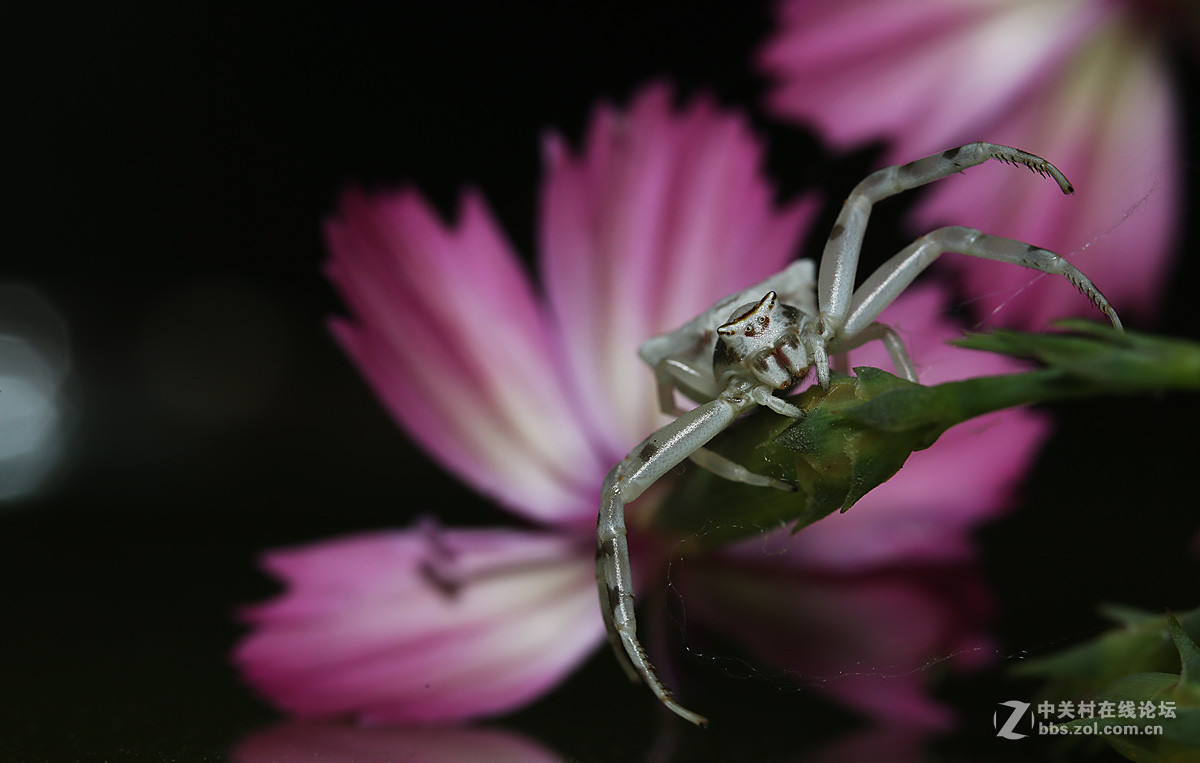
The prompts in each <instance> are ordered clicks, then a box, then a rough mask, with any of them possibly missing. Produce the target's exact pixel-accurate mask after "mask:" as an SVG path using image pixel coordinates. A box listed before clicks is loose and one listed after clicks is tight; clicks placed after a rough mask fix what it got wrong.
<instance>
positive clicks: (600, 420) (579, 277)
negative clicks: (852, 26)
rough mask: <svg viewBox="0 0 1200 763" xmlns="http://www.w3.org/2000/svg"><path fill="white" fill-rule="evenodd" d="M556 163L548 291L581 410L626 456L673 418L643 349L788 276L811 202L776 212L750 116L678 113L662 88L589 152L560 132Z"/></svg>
mask: <svg viewBox="0 0 1200 763" xmlns="http://www.w3.org/2000/svg"><path fill="white" fill-rule="evenodd" d="M545 156H546V164H547V173H546V180H545V183H544V186H543V193H542V202H541V203H542V220H541V225H540V241H541V247H540V248H541V254H542V268H543V273H544V274H545V279H546V284H547V291H548V296H549V299H550V303H551V306H552V308H553V310H554V315H555V317H556V319H557V321H558V326H559V327H560V329H561V335H562V345H563V351H564V353H565V354H566V355H567V357H568V360H569V363H570V370H571V378H572V380H573V384H574V385H575V387H576V389H577V390H578V393H579V399H580V401H581V403H580V405H581V408H582V410H583V411H584V412H585V414H586V415H587V416H588V418H589V421H590V422H591V424H592V427H593V428H594V429H595V430H596V431H597V432H598V433H599V435H600V440H601V442H602V443H603V445H604V447H606V448H607V449H609V451H610V452H611V453H622V454H623V453H624V452H625V450H626V449H628V448H629V447H630V446H631V445H632V444H633V443H636V442H637V441H638V440H640V439H641V438H642V437H644V436H645V435H646V434H647V433H648V432H650V431H652V430H653V429H654V428H655V427H656V426H658V425H659V423H660V422H661V416H660V415H659V413H658V411H657V405H656V401H655V397H654V385H653V383H652V381H651V376H650V373H649V372H648V371H647V369H645V368H644V366H643V365H642V364H641V362H640V360H639V359H638V357H637V347H638V345H639V344H640V343H641V342H642V341H643V340H644V339H646V338H648V337H650V336H652V335H653V334H656V333H660V332H662V331H666V330H669V329H673V328H675V327H676V326H678V325H680V324H682V323H683V322H685V321H686V320H688V319H690V318H692V317H694V316H696V315H697V314H699V313H700V312H701V311H703V310H704V309H706V308H707V307H708V306H709V305H710V304H712V303H713V302H715V301H716V300H717V299H719V298H720V297H722V296H724V295H726V294H728V293H731V292H733V291H736V290H737V289H740V288H744V287H745V286H746V285H748V284H750V283H753V282H755V281H756V280H761V279H762V278H765V277H766V276H767V275H769V274H770V273H773V272H775V271H776V270H778V269H780V268H781V267H782V266H783V265H784V264H785V263H786V261H787V260H788V259H789V257H790V256H791V255H792V254H793V253H794V252H795V251H796V247H797V245H798V243H799V237H800V232H801V229H802V227H803V226H804V225H805V223H806V222H807V220H808V218H809V216H810V215H811V213H812V209H811V205H801V204H793V205H791V206H788V207H786V208H782V209H776V208H775V207H774V205H773V203H772V195H773V191H772V188H771V186H770V184H769V183H768V182H767V181H766V179H765V178H764V177H763V175H762V159H763V148H762V144H761V142H760V141H759V140H758V139H757V138H756V137H755V136H754V135H753V134H752V133H751V132H750V129H749V127H748V126H747V124H746V122H745V120H744V118H742V117H741V116H739V115H736V114H733V113H730V112H725V111H722V110H720V109H718V108H716V107H715V106H714V105H713V104H712V103H711V102H709V101H708V100H706V99H697V100H695V101H693V102H692V103H691V104H689V105H688V106H687V107H685V108H683V109H678V110H677V109H674V108H673V107H672V105H671V93H670V90H669V88H667V87H666V86H665V85H662V84H655V85H651V86H649V87H647V88H645V89H644V90H642V91H641V92H640V93H639V94H638V95H637V96H636V97H635V98H634V102H633V104H632V105H631V106H630V107H629V109H628V110H627V111H626V112H624V113H618V112H616V111H615V110H614V109H612V108H610V107H601V108H600V109H598V110H597V112H596V114H595V116H594V117H593V119H592V124H591V127H590V129H589V132H588V135H587V138H586V140H585V144H584V148H583V150H582V152H581V153H580V154H579V155H574V154H572V152H571V151H570V150H569V148H568V147H567V146H566V145H565V144H564V142H563V141H562V140H561V139H560V138H558V137H556V136H549V137H548V138H547V139H546V142H545Z"/></svg>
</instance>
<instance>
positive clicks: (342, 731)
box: [230, 722, 562, 763]
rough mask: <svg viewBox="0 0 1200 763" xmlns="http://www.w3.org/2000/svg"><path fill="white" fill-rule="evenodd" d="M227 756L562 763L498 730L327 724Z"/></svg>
mask: <svg viewBox="0 0 1200 763" xmlns="http://www.w3.org/2000/svg"><path fill="white" fill-rule="evenodd" d="M230 758H231V759H232V760H234V761H237V763H276V762H277V761H281V760H317V761H321V763H376V762H377V763H391V761H396V760H417V761H463V760H487V761H489V763H539V762H540V761H544V762H545V763H552V761H556V760H562V757H561V756H560V755H556V754H555V753H554V752H553V751H551V750H548V749H546V748H545V747H543V746H542V745H541V744H539V743H537V742H536V741H534V740H532V739H528V738H526V737H523V736H521V735H519V734H515V733H513V732H511V731H506V730H501V729H475V728H454V727H449V728H445V727H432V728H430V727H418V728H363V727H361V726H357V727H356V726H349V725H344V724H337V723H329V722H321V723H302V722H301V723H298V722H291V723H284V724H281V725H279V726H274V727H272V728H269V729H267V730H265V731H259V732H256V733H254V734H252V735H251V736H249V737H247V738H246V739H243V740H241V741H240V742H238V744H237V747H235V748H234V750H233V751H232V753H231V754H230Z"/></svg>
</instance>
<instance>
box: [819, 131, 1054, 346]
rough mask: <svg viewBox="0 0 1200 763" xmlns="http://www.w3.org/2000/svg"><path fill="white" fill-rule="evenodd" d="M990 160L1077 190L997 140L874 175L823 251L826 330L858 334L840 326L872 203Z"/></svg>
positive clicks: (858, 189) (854, 194)
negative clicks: (1027, 170) (1021, 167)
mask: <svg viewBox="0 0 1200 763" xmlns="http://www.w3.org/2000/svg"><path fill="white" fill-rule="evenodd" d="M988 159H996V160H998V161H1001V162H1005V163H1007V164H1013V165H1024V166H1026V167H1028V168H1029V169H1031V170H1032V171H1034V172H1036V173H1038V174H1039V175H1045V176H1048V177H1051V178H1053V179H1054V181H1055V182H1056V183H1058V187H1059V188H1061V189H1062V191H1063V193H1071V192H1073V191H1074V188H1072V186H1071V183H1070V182H1069V181H1068V180H1067V178H1066V177H1064V176H1063V174H1062V173H1061V172H1059V170H1058V168H1057V167H1055V166H1054V165H1053V164H1051V163H1050V162H1048V161H1046V160H1045V159H1042V158H1041V157H1039V156H1034V155H1033V154H1030V153H1027V152H1025V151H1021V150H1020V149H1016V148H1009V147H1008V146H1000V145H996V144H995V143H969V144H967V145H965V146H960V147H958V148H952V149H950V150H949V151H943V152H942V153H940V154H934V155H932V156H927V157H925V158H924V159H918V160H916V161H914V162H909V163H908V164H901V165H895V166H892V167H884V168H883V169H881V170H878V171H876V172H873V173H871V174H870V175H868V176H867V177H866V178H865V179H864V180H863V181H862V182H860V183H859V184H858V185H857V186H855V187H854V190H853V191H851V192H850V195H849V197H847V199H846V203H845V204H844V205H843V206H842V211H841V213H840V214H839V215H838V219H837V223H835V224H834V226H833V229H832V230H831V231H830V233H829V240H828V241H827V242H826V244H825V251H824V252H823V253H822V255H821V267H820V279H819V280H818V282H817V295H818V301H819V302H820V310H821V319H822V322H823V323H824V326H825V328H826V331H830V332H833V333H842V335H843V336H851V335H853V333H854V332H849V331H846V332H841V331H840V329H842V328H843V325H844V322H845V320H846V315H847V314H848V313H849V312H850V309H851V306H850V300H851V297H852V295H853V294H854V276H855V271H857V269H858V257H859V252H860V251H861V249H862V241H863V235H864V233H865V232H866V229H867V222H868V219H869V218H870V216H871V208H872V206H873V205H874V204H875V203H876V202H878V201H880V200H882V199H886V198H887V197H889V196H895V195H896V194H898V193H902V192H904V191H907V190H910V189H913V188H917V187H918V186H922V185H925V184H926V183H932V182H933V181H935V180H940V179H942V178H944V177H947V176H949V175H952V174H954V173H956V172H961V171H962V170H965V169H967V168H968V167H974V166H975V165H977V164H982V163H983V162H986V161H987V160H988ZM871 320H874V318H873V317H872V318H871ZM871 320H868V321H866V322H865V323H863V324H862V325H861V326H860V327H859V328H860V330H861V329H863V328H866V326H867V324H869V323H870V322H871Z"/></svg>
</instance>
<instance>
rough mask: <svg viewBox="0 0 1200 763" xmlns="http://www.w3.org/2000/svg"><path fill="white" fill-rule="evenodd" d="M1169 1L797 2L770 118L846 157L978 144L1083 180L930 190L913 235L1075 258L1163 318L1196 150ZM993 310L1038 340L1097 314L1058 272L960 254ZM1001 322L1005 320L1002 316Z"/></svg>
mask: <svg viewBox="0 0 1200 763" xmlns="http://www.w3.org/2000/svg"><path fill="white" fill-rule="evenodd" d="M1151 5H1152V4H1148V3H1138V2H1116V1H1114V0H1045V1H1044V2H1014V0H976V1H974V2H959V1H958V0H915V2H903V3H901V2H892V1H891V0H867V1H866V2H854V3H847V2H841V0H785V1H784V2H782V3H781V4H780V5H779V28H778V32H777V33H776V35H775V36H774V38H773V39H771V40H770V41H769V43H768V44H767V45H766V46H765V47H764V48H763V50H762V51H761V56H760V63H761V65H762V67H763V68H764V69H765V70H766V71H768V72H769V73H771V74H772V75H774V78H775V79H776V82H777V84H776V87H775V88H774V90H773V92H772V93H771V95H770V98H769V106H770V108H771V110H773V111H774V112H775V113H776V114H778V115H780V116H784V117H787V118H789V119H793V120H796V121H798V122H801V123H804V124H811V125H815V126H816V127H817V128H818V129H819V130H820V131H821V133H822V134H823V135H825V136H828V138H829V139H830V140H831V141H832V142H833V143H834V144H835V145H836V146H838V147H841V148H846V147H851V146H856V145H861V144H862V143H864V142H865V141H871V140H883V141H886V142H887V144H888V151H887V153H886V155H885V157H884V160H885V161H886V162H888V163H890V162H893V161H907V160H908V159H911V158H913V157H917V156H924V155H927V154H930V153H933V152H935V151H938V150H941V149H945V148H950V147H953V146H956V145H960V144H962V143H967V142H970V141H974V140H987V141H992V142H996V143H1005V144H1008V145H1013V146H1019V147H1021V148H1024V149H1026V150H1029V151H1032V152H1034V153H1036V154H1040V155H1041V156H1044V157H1046V158H1047V159H1049V160H1050V161H1052V162H1054V163H1055V164H1057V165H1058V166H1059V167H1060V168H1061V169H1062V170H1063V171H1064V172H1065V173H1066V174H1067V176H1068V177H1069V178H1070V179H1071V180H1072V181H1073V182H1074V184H1075V188H1076V194H1075V195H1074V196H1073V197H1063V196H1061V194H1059V192H1058V189H1057V188H1055V187H1054V184H1053V183H1044V182H1039V181H1040V180H1041V179H1040V178H1036V177H1032V176H1028V175H1026V176H1022V174H1021V173H1013V172H1005V171H1004V170H1003V169H1002V168H996V169H994V170H992V171H982V172H980V171H972V172H970V173H967V174H965V175H963V176H961V177H957V178H951V179H948V180H946V181H943V182H942V183H939V184H938V185H937V186H936V187H934V188H931V189H930V193H929V194H928V196H926V198H925V199H924V201H923V203H921V204H920V205H919V206H918V207H917V208H916V210H915V213H914V215H913V218H912V219H913V222H914V225H913V227H914V231H915V232H917V233H920V232H924V231H926V230H929V229H931V228H933V227H936V226H938V225H946V224H955V225H970V226H974V227H977V228H980V229H982V230H984V231H986V232H989V233H994V234H997V235H1003V236H1008V237H1010V238H1016V239H1019V240H1022V241H1029V242H1031V243H1036V244H1038V245H1039V246H1044V247H1047V248H1049V249H1052V250H1054V251H1057V252H1059V253H1061V254H1063V255H1064V256H1066V257H1067V258H1068V259H1070V260H1072V261H1073V262H1075V264H1076V265H1078V266H1079V267H1080V268H1081V269H1082V270H1084V271H1085V272H1086V273H1088V275H1089V276H1091V277H1092V279H1093V280H1094V281H1095V282H1096V284H1097V285H1098V286H1099V287H1100V289H1101V290H1102V291H1104V292H1105V294H1106V295H1107V296H1108V297H1109V299H1110V300H1111V301H1112V303H1113V304H1114V305H1115V306H1116V308H1117V310H1118V311H1119V312H1120V313H1121V314H1122V316H1125V317H1138V316H1141V317H1142V318H1147V317H1151V316H1153V315H1154V314H1155V312H1156V310H1155V308H1156V300H1157V298H1158V294H1159V290H1160V288H1161V284H1162V283H1163V280H1164V278H1165V276H1166V272H1167V269H1168V266H1169V261H1170V255H1171V252H1172V244H1173V241H1174V238H1175V233H1176V226H1177V219H1178V214H1179V210H1180V190H1181V187H1182V179H1181V170H1182V167H1183V162H1182V161H1181V159H1182V147H1181V141H1180V135H1179V118H1178V114H1177V106H1176V103H1175V99H1174V94H1173V92H1172V86H1171V81H1170V79H1171V78H1170V76H1169V73H1168V68H1167V65H1166V63H1165V60H1164V59H1165V53H1166V51H1165V46H1164V45H1162V44H1161V42H1162V41H1163V40H1162V37H1163V36H1162V35H1157V34H1156V31H1157V30H1156V28H1155V26H1154V25H1153V23H1152V21H1153V20H1154V19H1152V18H1151V17H1152V15H1153V13H1152V11H1151V8H1150V6H1151ZM943 263H944V264H943V267H945V268H947V269H949V270H951V271H953V272H954V273H956V274H957V275H958V276H959V278H960V279H961V282H962V284H963V285H964V287H965V289H966V291H967V294H968V295H969V296H970V297H972V298H974V299H976V300H978V303H977V305H976V306H977V308H978V310H979V311H980V315H982V316H985V317H988V318H994V319H995V321H996V322H999V323H1001V324H1004V325H1009V326H1015V327H1021V328H1032V329H1039V328H1043V327H1044V326H1045V324H1046V323H1047V322H1048V321H1050V320H1053V319H1054V318H1058V317H1062V316H1064V315H1067V314H1076V315H1083V316H1086V317H1091V316H1093V315H1094V311H1093V310H1092V308H1091V306H1090V305H1089V304H1088V302H1087V300H1085V299H1083V298H1081V297H1080V296H1079V295H1078V294H1077V293H1075V292H1074V290H1073V289H1072V288H1071V286H1070V285H1069V284H1067V283H1065V282H1063V281H1062V280H1061V279H1057V278H1045V277H1038V278H1031V276H1030V275H1029V274H1028V273H1027V272H1023V271H1022V270H1021V269H1020V268H1012V267H1009V266H1006V265H1002V264H998V263H989V262H977V261H968V260H967V258H965V257H956V256H953V255H951V256H947V257H945V258H943ZM989 322H991V321H990V320H989Z"/></svg>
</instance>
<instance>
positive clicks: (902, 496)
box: [734, 284, 1050, 571]
mask: <svg viewBox="0 0 1200 763" xmlns="http://www.w3.org/2000/svg"><path fill="white" fill-rule="evenodd" d="M947 304H948V298H947V295H946V293H945V290H944V289H943V288H941V287H940V286H938V285H936V284H926V285H922V286H917V287H913V288H911V289H909V291H907V292H905V293H904V294H903V295H901V296H900V298H899V299H897V300H896V301H895V302H894V303H893V304H892V305H891V306H890V307H889V308H888V309H887V310H886V311H884V313H883V315H882V316H881V320H882V321H883V322H884V323H886V324H888V325H889V326H892V327H894V328H895V329H896V330H897V331H899V332H900V335H901V336H902V337H903V339H904V340H905V343H906V345H907V347H908V349H909V352H910V353H911V355H912V358H913V361H914V362H915V363H916V365H917V367H918V372H919V374H920V379H921V381H922V382H923V383H925V384H938V383H941V382H945V381H952V380H957V379H965V378H970V377H975V376H984V375H993V374H1005V373H1014V372H1017V371H1020V370H1022V368H1023V367H1024V366H1023V364H1021V363H1020V362H1018V361H1016V360H1014V359H1012V358H1008V357H1005V356H1002V355H997V354H995V353H987V352H978V351H974V350H965V349H962V348H959V347H955V346H953V345H951V344H949V342H950V340H952V339H955V338H957V337H958V336H960V333H961V332H960V331H959V330H958V329H957V327H956V326H955V325H954V324H953V323H951V322H950V321H949V320H948V319H947V318H946V317H945V316H944V315H943V311H944V310H945V308H946V306H947ZM850 362H851V365H852V366H860V365H866V366H875V367H878V368H885V369H890V368H891V361H890V359H889V358H888V356H887V353H886V352H885V351H884V349H883V347H882V345H881V344H880V343H878V342H874V343H871V344H867V345H864V346H863V347H861V348H859V349H856V350H854V351H853V352H851V353H850ZM1049 432H1050V426H1049V423H1048V421H1047V420H1046V418H1045V417H1044V416H1041V415H1038V414H1037V413H1034V412H1032V411H1028V410H1023V409H1018V410H1013V411H1002V412H999V413H993V414H989V415H986V416H981V417H979V418H976V419H973V420H971V421H968V422H965V423H963V424H960V425H958V426H956V427H953V428H951V429H950V430H949V431H947V432H946V433H945V434H944V435H942V437H941V438H940V439H939V440H938V441H937V442H936V443H934V444H933V445H932V446H931V447H930V448H928V449H926V450H923V451H918V452H916V453H913V454H912V456H910V457H909V459H908V461H907V462H905V464H904V467H903V468H902V469H901V470H900V471H899V473H897V474H896V476H894V477H892V478H891V479H890V480H888V481H887V482H885V483H884V484H882V485H880V486H879V487H877V488H875V489H874V490H872V491H871V492H870V493H868V494H867V495H866V496H864V497H863V498H862V499H861V500H859V501H858V503H856V504H854V506H853V507H852V508H851V509H850V510H849V511H847V512H846V513H844V514H836V515H833V516H830V517H826V518H825V519H823V520H822V521H820V522H817V523H816V524H814V525H811V526H810V527H806V528H805V529H804V530H803V531H802V532H800V533H798V534H796V535H792V534H791V532H790V531H787V530H785V531H781V532H779V533H778V534H775V535H774V536H772V537H770V538H767V539H765V540H764V539H754V540H750V541H746V542H744V543H741V544H738V545H737V546H735V547H734V548H735V549H737V550H738V553H744V554H747V555H750V556H751V557H753V555H756V554H757V555H761V553H762V550H763V548H764V546H765V547H767V548H770V549H772V550H773V551H775V552H777V553H779V554H781V556H782V557H786V558H787V559H788V560H790V562H789V563H794V564H797V565H800V566H803V567H806V568H809V569H819V570H833V571H859V570H868V569H872V568H877V567H879V566H884V565H890V564H897V563H900V564H903V563H923V564H929V563H946V562H965V561H968V560H970V559H971V558H972V557H973V555H974V550H973V547H972V545H971V542H970V539H969V538H970V532H971V530H972V529H973V528H974V527H976V526H977V525H979V524H980V523H981V522H984V521H986V520H988V519H991V518H992V517H994V516H996V515H997V514H998V513H1000V512H1002V511H1004V510H1005V509H1007V508H1009V507H1010V506H1011V505H1012V500H1013V497H1014V496H1013V494H1014V492H1015V491H1016V489H1017V488H1018V486H1019V485H1020V483H1021V480H1022V478H1023V476H1024V475H1026V474H1028V472H1029V469H1030V468H1032V466H1033V462H1034V459H1035V458H1036V456H1037V453H1038V451H1039V450H1040V448H1041V445H1042V443H1043V442H1044V440H1045V438H1046V437H1047V436H1048V435H1049ZM781 561H783V559H782V558H781Z"/></svg>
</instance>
